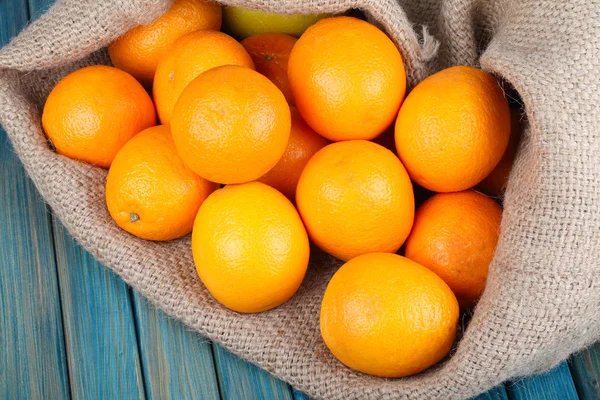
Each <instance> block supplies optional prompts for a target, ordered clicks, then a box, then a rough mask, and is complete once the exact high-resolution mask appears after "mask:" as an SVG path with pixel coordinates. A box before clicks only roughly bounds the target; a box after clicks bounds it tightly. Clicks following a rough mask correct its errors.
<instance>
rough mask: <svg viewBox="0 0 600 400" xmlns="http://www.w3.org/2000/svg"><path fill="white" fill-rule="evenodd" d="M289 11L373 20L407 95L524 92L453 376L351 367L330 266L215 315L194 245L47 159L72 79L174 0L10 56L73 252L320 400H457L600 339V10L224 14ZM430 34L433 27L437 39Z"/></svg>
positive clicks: (144, 1) (139, 1) (117, 6)
mask: <svg viewBox="0 0 600 400" xmlns="http://www.w3.org/2000/svg"><path fill="white" fill-rule="evenodd" d="M224 3H228V4H238V5H245V6H249V7H253V8H258V9H263V10H270V11H277V12H283V13H307V12H341V11H344V10H347V9H349V8H353V7H354V8H361V9H363V10H364V11H365V12H366V13H367V14H368V15H369V17H370V18H371V19H372V21H374V22H376V23H377V24H378V25H379V26H380V27H382V29H384V30H385V31H386V32H387V33H388V34H389V35H390V37H391V38H392V39H393V40H394V41H395V42H396V44H397V45H398V46H399V48H400V49H401V51H402V54H403V56H404V60H405V63H406V65H407V72H408V77H409V83H410V85H413V86H414V85H415V84H416V83H417V82H418V81H419V80H421V79H423V78H424V77H425V76H427V74H429V73H431V72H433V71H435V70H437V69H439V68H442V67H445V66H450V65H457V64H468V65H480V66H481V67H483V68H484V69H485V70H488V71H491V72H493V73H495V74H496V75H497V76H499V77H502V78H503V79H504V80H506V82H509V83H510V84H511V85H513V86H514V87H515V88H516V90H517V91H518V92H519V94H520V96H521V97H522V100H523V104H524V108H525V111H526V113H527V119H528V121H529V126H528V129H527V130H526V133H525V137H524V141H523V143H522V145H521V148H520V151H519V155H518V159H517V161H516V166H515V168H514V171H513V174H512V176H511V178H510V182H509V186H508V190H507V193H506V198H505V202H504V207H505V208H504V216H503V220H502V232H501V239H500V242H499V244H498V249H497V253H496V256H495V259H494V261H493V263H492V265H491V269H490V274H489V278H488V283H487V289H486V291H485V294H484V295H483V297H482V299H481V301H480V303H479V305H478V306H477V308H476V310H475V313H474V315H473V318H472V321H471V323H470V325H469V326H468V328H467V330H466V332H465V334H464V336H463V337H462V340H461V341H460V343H459V344H458V347H457V349H456V350H455V351H454V352H453V354H452V356H451V357H450V358H449V359H448V360H447V361H446V362H445V363H444V364H442V365H441V366H438V367H435V368H433V369H431V370H429V371H427V372H425V373H423V374H420V375H417V376H414V377H410V378H406V379H400V380H385V379H380V378H376V377H370V376H365V375H362V374H360V373H356V372H353V371H351V370H349V369H347V368H345V367H343V366H342V365H341V364H340V363H339V362H337V361H336V360H335V359H334V358H333V357H332V356H331V354H330V353H329V352H328V350H327V349H326V347H325V345H324V344H323V342H322V340H321V337H320V335H319V325H318V321H319V318H318V316H319V306H320V300H321V296H322V294H323V291H324V289H325V286H326V284H327V282H328V279H329V277H330V276H331V274H332V273H333V272H334V270H335V269H336V268H337V267H338V266H339V264H338V263H337V262H335V261H333V260H331V259H329V258H327V257H326V256H317V257H314V259H313V260H312V262H311V267H310V271H309V273H308V275H307V277H306V280H305V282H304V284H303V286H302V288H301V290H300V291H299V292H298V294H297V295H296V296H295V297H294V298H293V299H292V300H291V301H289V302H288V303H286V304H285V305H283V306H281V307H279V308H277V309H275V310H272V311H269V312H265V313H262V314H256V315H240V314H237V313H234V312H231V311H228V310H226V309H224V308H223V307H221V306H220V305H219V304H217V303H216V302H215V301H214V300H213V299H212V298H211V297H210V295H209V294H208V292H207V291H206V289H205V288H204V287H203V285H202V283H201V282H200V280H199V279H198V277H197V275H196V272H195V270H194V266H193V262H192V257H191V251H190V240H189V238H184V239H181V240H177V241H173V242H170V243H152V242H146V241H143V240H139V239H137V238H135V237H133V236H131V235H129V234H127V233H125V232H124V231H122V230H120V229H119V228H118V227H117V226H116V225H115V224H114V223H113V221H112V220H111V218H110V217H109V214H108V212H107V210H106V206H105V203H104V181H105V177H106V171H104V170H101V169H99V168H95V167H91V166H89V165H85V164H82V163H79V162H76V161H72V160H69V159H67V158H64V157H62V156H59V155H57V154H55V153H54V152H52V151H51V150H50V149H49V148H48V144H47V142H46V140H45V139H44V134H43V132H42V130H41V127H40V111H41V107H42V105H43V103H44V99H45V97H46V96H47V94H48V92H49V90H50V89H51V88H52V87H53V86H54V84H55V83H56V82H57V80H58V79H59V78H60V77H62V76H64V75H65V74H66V73H67V72H69V71H71V70H73V69H75V68H77V67H79V66H82V65H87V64H92V63H106V62H108V59H107V57H106V54H105V52H104V51H103V50H102V48H103V47H104V46H106V45H107V44H108V43H109V42H110V41H112V40H113V39H115V38H116V37H118V36H119V35H121V34H122V33H123V32H125V31H126V30H128V29H129V28H131V27H133V26H135V25H137V24H146V23H149V22H151V21H152V20H154V19H155V18H157V17H158V16H159V15H161V13H163V12H164V11H165V10H166V9H167V8H168V7H169V5H170V2H169V1H168V0H64V1H59V3H58V4H56V5H55V6H54V7H52V8H51V9H50V10H49V11H48V12H47V13H46V14H45V15H44V16H42V17H41V18H40V19H39V20H37V21H35V22H34V23H32V24H31V25H30V26H28V27H27V29H25V30H24V31H23V32H22V33H21V34H20V35H19V36H18V37H17V38H16V39H14V40H13V41H12V42H11V43H10V44H8V45H7V46H6V47H4V48H3V49H1V50H0V123H1V124H2V126H3V127H4V129H5V130H6V131H7V132H8V135H9V137H10V139H11V141H12V143H13V145H14V149H15V151H16V153H17V154H18V155H19V157H20V159H21V160H22V162H23V164H24V165H25V168H26V169H27V172H28V173H29V175H30V176H31V178H32V179H33V181H34V182H35V184H36V186H37V188H38V190H39V191H40V193H41V194H42V195H43V197H44V199H45V200H46V201H47V202H48V204H49V205H50V206H51V207H52V210H53V212H54V213H55V214H56V215H57V216H58V217H59V218H60V220H61V221H62V222H63V223H64V225H65V226H66V227H67V228H68V230H69V231H70V232H71V233H72V234H73V236H74V237H75V238H76V239H77V240H78V241H79V243H81V244H82V245H83V246H84V247H85V248H86V249H87V250H89V251H90V252H91V253H92V254H94V255H95V256H96V257H97V258H98V260H100V261H101V262H102V263H103V264H105V265H106V266H108V267H109V268H111V269H113V270H114V271H115V272H116V273H117V274H119V275H120V276H121V277H122V278H123V279H124V280H125V281H126V282H127V283H129V284H130V285H132V286H133V287H135V288H136V289H138V290H139V291H140V292H141V293H143V294H144V295H145V296H146V297H148V298H149V299H150V300H151V301H152V302H153V303H154V304H156V305H157V306H158V307H160V308H161V309H163V310H164V311H166V312H167V313H168V314H170V315H172V316H173V317H175V318H177V319H180V320H181V321H183V322H184V323H186V324H187V325H189V326H190V327H191V328H192V329H194V330H196V331H198V332H200V333H201V334H203V335H205V336H207V337H209V338H210V339H212V340H214V341H216V342H218V343H220V344H222V345H224V346H225V347H227V348H228V349H230V350H232V351H233V352H235V353H237V354H239V355H241V356H242V357H244V358H245V359H247V360H250V361H251V362H253V363H255V364H257V365H259V366H261V367H262V368H264V369H266V370H268V371H270V372H272V373H273V374H275V375H277V376H278V377H280V378H282V379H284V380H286V381H288V382H290V383H291V384H292V385H294V386H296V387H298V388H299V389H301V390H303V391H305V392H306V393H308V394H309V395H311V396H314V397H316V398H327V399H340V400H341V399H344V400H346V399H443V400H447V399H460V398H466V397H469V396H472V395H475V394H477V393H479V392H482V391H484V390H486V389H489V388H490V387H492V386H494V385H496V384H498V383H500V382H501V381H503V380H505V379H508V378H512V377H516V376H521V375H525V374H530V373H533V372H537V371H542V370H544V369H547V368H549V367H552V366H554V365H555V364H557V363H558V362H559V361H561V360H563V359H565V358H566V357H567V356H568V355H569V354H570V353H572V352H574V351H576V350H578V349H581V348H583V347H584V346H587V345H589V344H591V343H593V342H594V341H596V340H598V339H600V62H599V60H600V2H599V1H597V0H592V1H589V0H570V1H563V0H537V1H536V0H519V1H514V2H512V1H507V0H400V3H399V4H398V3H397V2H396V1H394V0H282V1H275V0H256V1H252V0H229V1H224ZM423 27H426V28H427V30H426V31H425V30H424V28H423Z"/></svg>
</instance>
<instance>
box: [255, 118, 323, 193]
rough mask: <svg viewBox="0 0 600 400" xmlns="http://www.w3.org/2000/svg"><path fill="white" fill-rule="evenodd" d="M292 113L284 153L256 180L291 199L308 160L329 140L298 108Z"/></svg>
mask: <svg viewBox="0 0 600 400" xmlns="http://www.w3.org/2000/svg"><path fill="white" fill-rule="evenodd" d="M290 111H291V113H292V129H291V131H290V139H289V141H288V145H287V148H286V149H285V153H283V156H282V157H281V159H279V162H278V163H277V164H276V165H275V166H274V167H273V168H272V169H271V170H270V171H269V172H267V173H266V174H265V175H263V176H262V177H260V178H259V179H258V181H260V182H262V183H266V184H267V185H269V186H271V187H274V188H275V189H277V190H279V191H280V192H281V193H283V194H284V195H285V196H286V197H287V198H288V199H290V200H291V201H295V199H296V187H297V186H298V180H299V179H300V174H302V170H304V167H305V166H306V163H308V160H310V158H311V157H312V156H313V155H314V154H315V153H316V152H317V151H319V150H321V149H322V148H323V147H325V146H327V145H328V144H329V141H328V140H327V139H325V138H324V137H323V136H320V135H319V134H317V133H316V132H315V131H313V130H312V129H311V128H310V127H309V126H308V125H306V122H304V120H303V119H302V117H301V116H300V114H299V113H298V110H297V109H295V108H291V109H290Z"/></svg>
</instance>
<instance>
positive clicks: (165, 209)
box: [106, 125, 217, 240]
mask: <svg viewBox="0 0 600 400" xmlns="http://www.w3.org/2000/svg"><path fill="white" fill-rule="evenodd" d="M215 189H217V185H216V184H214V183H212V182H209V181H207V180H205V179H203V178H200V177H199V176H198V175H196V174H194V173H193V172H192V171H191V170H190V169H189V168H187V167H186V166H185V165H184V164H183V161H182V160H181V158H179V156H178V155H177V150H175V144H174V143H173V139H172V138H171V132H170V131H169V127H168V126H164V125H161V126H155V127H152V128H148V129H146V130H144V131H142V132H140V133H139V134H138V135H136V136H135V137H134V138H133V139H131V140H130V141H129V142H127V143H126V144H125V146H123V148H122V149H121V150H120V151H119V153H118V154H117V156H116V157H115V160H114V161H113V163H112V166H111V167H110V170H109V171H108V177H107V179H106V204H107V206H108V211H109V212H110V215H111V216H112V217H113V219H114V220H115V222H116V223H117V224H118V225H119V226H120V227H121V228H123V229H125V230H126V231H127V232H129V233H131V234H133V235H135V236H138V237H141V238H142V239H148V240H171V239H176V238H178V237H181V236H184V235H187V234H188V233H190V232H191V231H192V226H193V224H194V218H195V217H196V214H197V213H198V209H199V208H200V204H202V202H203V201H204V199H206V197H208V195H209V194H210V193H212V192H213V191H214V190H215Z"/></svg>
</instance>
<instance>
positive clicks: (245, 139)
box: [42, 0, 519, 377]
mask: <svg viewBox="0 0 600 400" xmlns="http://www.w3.org/2000/svg"><path fill="white" fill-rule="evenodd" d="M221 19H222V9H221V7H220V6H219V5H218V4H216V3H210V2H206V1H204V0H175V2H174V4H173V6H172V7H171V8H170V9H169V10H168V11H167V13H166V14H165V15H163V16H162V17H161V18H159V19H158V20H157V21H155V22H154V23H153V24H151V25H149V26H140V27H137V28H135V29H133V30H131V31H129V32H127V33H126V34H125V35H123V36H122V37H120V38H119V39H117V40H116V41H115V42H114V43H112V44H111V45H110V46H109V47H108V51H109V54H110V57H111V59H112V62H113V64H114V66H115V67H109V66H100V65H98V66H90V67H86V68H82V69H80V70H77V71H75V72H72V73H71V74H69V75H67V76H66V77H65V78H63V79H62V80H61V81H60V82H59V83H58V84H57V85H56V87H55V88H54V89H53V90H52V92H51V93H50V95H49V96H48V99H47V102H46V104H45V107H44V110H43V115H42V124H43V128H44V130H45V132H46V134H47V136H48V139H49V140H50V141H51V142H52V144H53V147H54V148H55V149H56V151H57V152H58V153H60V154H62V155H64V156H67V157H70V158H73V159H76V160H80V161H83V162H87V163H90V164H93V165H95V166H98V167H101V168H107V169H109V171H108V176H107V180H106V205H107V208H108V211H109V213H110V215H111V216H112V217H113V219H114V220H115V222H116V223H117V224H118V225H119V226H120V227H121V228H123V229H124V230H126V231H127V232H129V233H131V234H133V235H135V236H138V237H140V238H142V239H147V240H156V241H165V240H174V239H177V238H180V237H182V236H185V235H187V234H189V233H192V249H191V251H192V252H193V257H194V261H195V264H196V269H197V271H198V275H199V277H200V279H201V280H202V282H203V283H204V285H205V286H206V288H207V289H208V291H209V292H210V293H211V294H212V296H213V297H214V298H215V299H216V300H217V301H218V302H220V303H221V304H223V305H224V306H225V307H228V308H229V309H231V310H233V311H237V312H241V313H256V312H262V311H266V310H269V309H272V308H274V307H277V306H279V305H281V304H283V303H284V302H286V301H287V300H289V299H290V298H291V297H292V296H293V295H294V293H295V292H296V291H297V290H298V288H299V286H300V285H301V283H302V281H303V278H304V275H305V273H306V270H307V266H308V263H309V255H310V242H312V243H314V244H315V245H316V246H317V247H319V248H320V249H322V250H324V251H326V252H327V253H329V254H331V255H333V256H335V257H337V258H339V259H341V260H343V261H345V262H346V263H345V264H344V265H343V266H342V267H341V268H340V269H339V270H338V271H337V272H336V273H335V275H334V276H333V278H332V279H331V281H330V282H329V284H328V287H327V290H326V292H325V295H324V298H323V303H322V307H321V319H320V324H321V334H322V337H323V339H324V341H325V343H326V345H327V346H328V347H329V349H330V350H331V352H332V353H333V354H334V355H335V356H336V357H337V358H338V359H339V360H340V361H341V362H342V363H344V364H345V365H347V366H349V367H351V368H353V369H356V370H358V371H361V372H365V373H368V374H373V375H378V376H384V377H403V376H407V375H411V374H415V373H418V372H420V371H422V370H424V369H426V368H428V367H430V366H431V365H433V364H435V363H436V362H438V361H440V360H441V359H442V358H443V357H444V356H445V355H446V354H447V353H448V352H449V351H450V349H451V347H452V344H453V342H454V340H455V335H456V329H457V322H458V318H459V311H460V310H461V309H462V310H468V309H470V308H472V307H473V306H474V305H475V304H476V302H477V301H478V299H479V297H480V296H481V294H482V292H483V290H484V287H485V282H486V278H487V271H488V265H489V264H490V262H491V260H492V257H493V254H494V251H495V247H496V243H497V241H498V237H499V228H500V220H501V214H502V210H501V207H500V206H499V205H498V203H497V202H496V201H495V200H494V199H492V198H490V197H487V196H486V195H484V194H482V193H481V192H480V191H484V192H486V193H488V194H490V195H492V196H494V197H499V196H501V195H502V188H503V186H504V185H505V184H506V180H507V177H508V174H509V172H510V168H511V165H512V161H513V159H514V155H515V152H516V148H517V144H518V137H519V124H518V120H519V114H518V113H517V112H513V113H512V114H513V116H512V118H511V111H510V110H509V105H508V102H507V100H506V96H505V94H504V91H503V90H502V88H501V86H500V85H499V83H498V82H497V80H496V79H495V78H494V77H493V76H492V75H490V74H488V73H486V72H484V71H482V70H480V69H476V68H473V67H467V66H457V67H452V68H449V69H445V70H442V71H440V72H438V73H436V74H434V75H431V76H430V77H428V78H426V79H425V80H423V81H422V82H421V83H419V84H418V85H417V86H416V87H415V88H413V90H412V91H411V92H410V93H409V94H408V96H406V93H405V92H406V74H405V70H404V64H403V59H402V55H401V53H400V52H399V51H398V49H397V47H396V46H395V45H394V43H393V42H392V41H391V40H390V39H389V38H388V37H387V36H386V35H385V34H384V33H383V32H382V31H381V30H379V29H378V28H376V27H375V26H373V25H371V24H369V23H367V22H365V21H364V20H361V19H358V18H354V17H349V16H333V17H329V18H324V19H321V20H320V21H319V22H316V23H315V24H314V25H312V26H310V27H309V28H308V29H306V31H305V32H304V33H302V35H301V36H300V37H299V38H296V37H293V36H289V35H287V34H283V33H277V32H269V33H261V34H257V35H254V36H250V37H247V38H245V39H244V40H242V41H241V42H238V41H237V40H236V39H234V38H233V37H231V36H229V35H227V34H226V33H223V32H220V31H219V29H220V27H221ZM150 93H151V95H150ZM511 120H512V127H511ZM157 123H158V124H157ZM474 187H476V188H477V189H478V190H480V191H476V190H474V189H473V188H474ZM422 188H425V189H427V192H428V193H429V192H436V193H435V194H433V193H432V194H431V195H430V196H429V198H428V199H427V200H426V201H425V202H424V203H423V204H422V205H420V207H418V208H417V209H416V210H415V207H416V205H418V204H416V201H415V193H414V190H415V189H418V190H419V191H420V192H424V191H423V189H422ZM399 252H400V253H402V254H404V255H405V256H401V255H399V254H397V253H399Z"/></svg>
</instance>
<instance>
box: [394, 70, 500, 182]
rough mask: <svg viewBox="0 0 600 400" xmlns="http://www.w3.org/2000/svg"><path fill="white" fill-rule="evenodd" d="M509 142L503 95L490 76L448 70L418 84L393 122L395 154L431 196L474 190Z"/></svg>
mask: <svg viewBox="0 0 600 400" xmlns="http://www.w3.org/2000/svg"><path fill="white" fill-rule="evenodd" d="M509 136H510V112H509V110H508V102H507V101H506V98H505V96H504V91H503V90H502V88H501V87H500V85H499V84H498V81H496V78H494V77H493V76H492V75H490V74H488V73H486V72H484V71H482V70H480V69H476V68H472V67H464V66H460V67H452V68H448V69H445V70H443V71H440V72H438V73H436V74H433V75H431V76H430V77H428V78H426V79H425V80H423V81H422V82H421V83H419V84H418V85H417V86H416V87H415V88H414V89H413V90H412V92H411V93H410V94H409V95H408V96H407V98H406V100H405V101H404V104H402V108H401V109H400V113H399V114H398V119H397V120H396V148H397V150H398V155H399V156H400V159H401V160H402V163H404V166H405V167H406V169H407V170H408V173H409V174H410V177H411V178H412V180H414V181H415V182H416V183H418V184H419V185H421V186H423V187H425V188H426V189H429V190H433V191H435V192H457V191H460V190H464V189H468V188H470V187H473V186H475V185H477V184H478V183H479V182H481V181H482V180H483V178H485V177H486V176H487V175H488V174H489V173H490V172H492V170H493V169H494V167H495V166H496V165H497V164H498V162H499V161H500V158H502V154H504V150H505V149H506V146H507V144H508V137H509Z"/></svg>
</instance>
